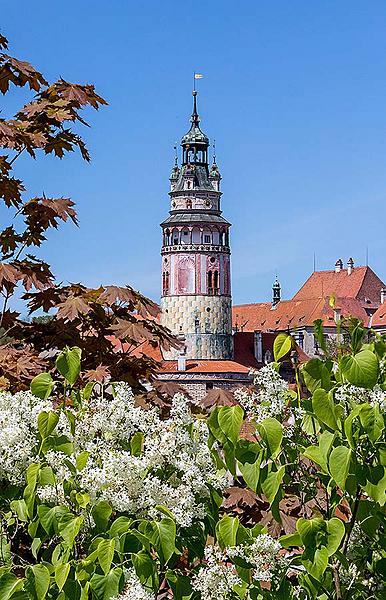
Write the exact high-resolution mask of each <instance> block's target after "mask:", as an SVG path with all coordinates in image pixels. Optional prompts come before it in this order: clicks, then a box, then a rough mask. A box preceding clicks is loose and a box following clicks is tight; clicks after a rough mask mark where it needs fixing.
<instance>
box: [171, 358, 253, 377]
mask: <svg viewBox="0 0 386 600" xmlns="http://www.w3.org/2000/svg"><path fill="white" fill-rule="evenodd" d="M249 371H250V368H249V367H246V366H245V365H241V364H240V363H237V362H235V361H234V360H187V361H186V373H236V374H239V373H242V374H248V373H249ZM159 372H160V373H176V372H178V366H177V361H176V360H165V361H164V362H163V363H162V365H161V368H160V370H159Z"/></svg>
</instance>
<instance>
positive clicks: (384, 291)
mask: <svg viewBox="0 0 386 600" xmlns="http://www.w3.org/2000/svg"><path fill="white" fill-rule="evenodd" d="M385 300H386V289H385V288H382V289H381V304H384V303H385Z"/></svg>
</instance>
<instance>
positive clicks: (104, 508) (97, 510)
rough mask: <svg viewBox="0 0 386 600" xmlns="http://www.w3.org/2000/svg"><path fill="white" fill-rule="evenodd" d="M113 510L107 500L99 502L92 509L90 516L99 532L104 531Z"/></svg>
mask: <svg viewBox="0 0 386 600" xmlns="http://www.w3.org/2000/svg"><path fill="white" fill-rule="evenodd" d="M112 512H113V509H112V508H111V505H110V504H109V503H108V502H107V500H101V501H100V502H98V504H96V505H95V506H94V508H93V509H92V516H93V518H94V521H95V525H96V526H97V528H98V530H99V531H104V530H105V529H106V527H107V524H108V522H109V519H110V517H111V513H112Z"/></svg>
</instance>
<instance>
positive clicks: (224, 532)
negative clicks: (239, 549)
mask: <svg viewBox="0 0 386 600" xmlns="http://www.w3.org/2000/svg"><path fill="white" fill-rule="evenodd" d="M238 528H239V519H238V518H237V517H230V516H228V515H225V516H223V517H222V519H221V520H220V521H218V523H217V525H216V535H217V541H218V543H219V545H220V548H221V549H224V548H225V547H226V546H235V545H236V536H237V530H238Z"/></svg>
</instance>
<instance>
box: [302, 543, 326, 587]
mask: <svg viewBox="0 0 386 600" xmlns="http://www.w3.org/2000/svg"><path fill="white" fill-rule="evenodd" d="M302 562H303V564H304V566H305V567H306V569H307V571H308V573H310V575H312V577H314V579H316V580H317V581H321V579H322V576H323V573H324V571H325V570H326V568H327V565H328V551H327V548H326V547H324V546H323V547H322V548H317V550H316V551H315V554H314V560H313V561H311V560H307V559H303V561H302Z"/></svg>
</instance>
